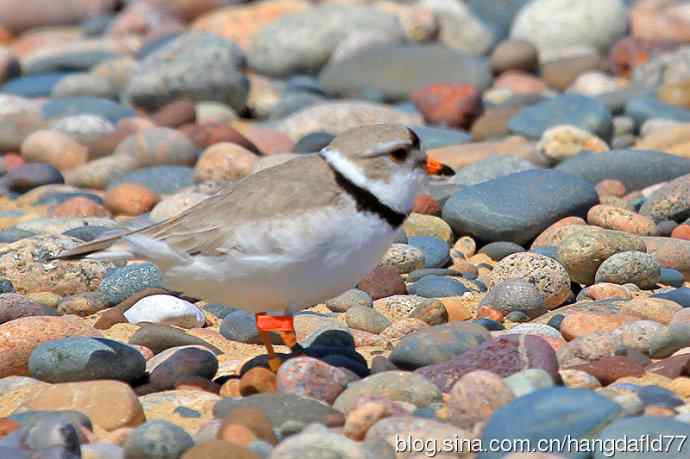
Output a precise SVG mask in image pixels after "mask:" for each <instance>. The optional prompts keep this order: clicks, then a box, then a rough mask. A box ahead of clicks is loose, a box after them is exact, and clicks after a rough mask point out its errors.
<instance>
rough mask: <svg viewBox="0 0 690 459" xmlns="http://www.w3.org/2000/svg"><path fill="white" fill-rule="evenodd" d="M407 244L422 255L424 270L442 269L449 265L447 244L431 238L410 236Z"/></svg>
mask: <svg viewBox="0 0 690 459" xmlns="http://www.w3.org/2000/svg"><path fill="white" fill-rule="evenodd" d="M407 243H408V244H409V245H411V246H413V247H417V248H418V249H419V250H421V251H422V253H423V254H424V267H425V268H442V267H444V266H446V265H447V264H448V263H450V254H449V253H448V243H447V242H446V241H444V240H441V239H439V238H437V237H433V236H412V237H410V238H408V240H407Z"/></svg>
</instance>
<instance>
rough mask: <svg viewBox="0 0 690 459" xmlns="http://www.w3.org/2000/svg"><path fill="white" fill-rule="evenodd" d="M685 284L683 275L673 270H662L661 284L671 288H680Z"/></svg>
mask: <svg viewBox="0 0 690 459" xmlns="http://www.w3.org/2000/svg"><path fill="white" fill-rule="evenodd" d="M684 282H685V277H683V273H681V272H680V271H677V270H675V269H671V268H661V277H660V278H659V284H663V285H670V286H671V287H676V288H680V287H682V286H683V284H684Z"/></svg>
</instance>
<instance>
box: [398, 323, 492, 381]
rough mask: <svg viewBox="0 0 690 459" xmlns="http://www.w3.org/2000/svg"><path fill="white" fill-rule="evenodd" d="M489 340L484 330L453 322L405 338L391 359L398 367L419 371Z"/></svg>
mask: <svg viewBox="0 0 690 459" xmlns="http://www.w3.org/2000/svg"><path fill="white" fill-rule="evenodd" d="M489 338H490V334H489V333H488V331H487V330H486V329H485V328H484V327H481V326H479V325H476V324H472V323H465V322H452V323H448V324H443V325H437V326H433V327H428V328H424V329H422V330H419V331H416V332H414V333H412V334H410V335H408V336H406V337H404V338H402V339H401V340H400V341H399V342H398V343H397V344H396V345H395V347H394V348H393V350H392V351H391V354H390V357H389V358H390V360H391V362H393V364H394V365H395V366H397V367H398V368H401V369H405V370H415V369H417V368H420V367H425V366H428V365H433V364H436V363H441V362H445V361H448V360H450V359H452V358H454V357H455V356H456V355H459V354H461V353H463V352H466V351H468V350H470V349H472V348H474V347H476V346H478V345H479V344H481V343H483V342H484V341H486V340H487V339H489Z"/></svg>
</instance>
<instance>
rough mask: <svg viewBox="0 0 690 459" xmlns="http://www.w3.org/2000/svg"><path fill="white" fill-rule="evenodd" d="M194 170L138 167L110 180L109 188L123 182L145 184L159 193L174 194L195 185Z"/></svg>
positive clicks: (170, 167) (182, 167)
mask: <svg viewBox="0 0 690 459" xmlns="http://www.w3.org/2000/svg"><path fill="white" fill-rule="evenodd" d="M193 175H194V170H193V169H192V168H190V167H185V166H152V167H144V168H142V169H137V170H135V171H132V172H130V173H128V174H125V175H122V176H120V177H117V178H115V179H114V180H112V181H110V183H109V184H108V188H113V187H115V186H117V185H120V184H121V183H127V182H129V183H136V184H139V185H143V186H145V187H146V188H148V189H149V190H151V191H153V192H154V193H157V194H173V193H175V192H177V191H180V190H181V189H182V188H187V187H189V186H192V185H194V179H193Z"/></svg>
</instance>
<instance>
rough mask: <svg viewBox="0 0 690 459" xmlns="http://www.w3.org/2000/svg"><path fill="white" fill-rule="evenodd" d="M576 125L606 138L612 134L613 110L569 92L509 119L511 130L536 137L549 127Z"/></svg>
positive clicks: (528, 108) (589, 98) (539, 136)
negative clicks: (611, 111) (610, 110)
mask: <svg viewBox="0 0 690 459" xmlns="http://www.w3.org/2000/svg"><path fill="white" fill-rule="evenodd" d="M566 107H567V108H566ZM563 124H567V125H572V126H575V127H577V128H581V129H584V130H586V131H589V132H591V133H592V134H595V135H596V136H598V137H599V138H601V139H603V140H607V139H609V138H610V137H611V134H612V132H613V121H612V117H611V113H610V112H609V110H608V109H607V108H606V106H604V104H603V103H602V102H600V101H599V100H597V99H594V98H592V97H587V96H583V95H581V94H575V93H566V94H563V95H560V96H556V97H554V98H552V99H548V100H546V101H544V102H540V103H538V104H535V105H532V106H529V107H526V108H523V109H521V110H520V111H519V112H518V113H517V114H515V115H514V116H513V117H512V118H511V119H510V121H509V122H508V129H509V130H510V131H511V132H513V133H515V134H519V135H522V136H525V137H528V138H532V139H539V138H541V137H542V136H543V135H544V133H545V132H546V131H547V130H548V129H549V128H553V127H555V126H559V125H563Z"/></svg>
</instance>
